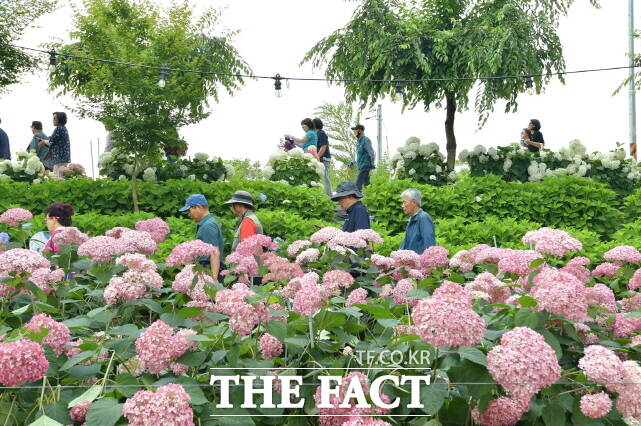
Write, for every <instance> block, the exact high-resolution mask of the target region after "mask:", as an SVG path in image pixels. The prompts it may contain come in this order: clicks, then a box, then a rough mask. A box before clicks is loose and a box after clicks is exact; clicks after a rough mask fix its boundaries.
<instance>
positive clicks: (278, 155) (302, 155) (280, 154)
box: [263, 147, 325, 186]
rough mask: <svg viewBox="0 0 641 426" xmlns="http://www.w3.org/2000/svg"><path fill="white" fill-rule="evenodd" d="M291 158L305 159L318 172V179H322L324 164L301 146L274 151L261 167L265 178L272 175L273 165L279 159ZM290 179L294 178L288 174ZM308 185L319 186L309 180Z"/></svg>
mask: <svg viewBox="0 0 641 426" xmlns="http://www.w3.org/2000/svg"><path fill="white" fill-rule="evenodd" d="M292 159H296V160H301V159H302V160H305V162H306V164H307V166H309V167H310V168H311V169H312V170H314V171H315V172H316V174H318V177H319V179H322V178H323V176H324V173H325V166H323V163H321V162H320V161H318V160H317V159H316V157H314V156H313V155H312V154H310V153H307V152H304V151H303V150H302V149H301V148H298V147H297V148H294V149H291V150H289V151H280V150H279V151H276V152H275V153H273V154H272V155H270V156H269V159H268V160H267V164H266V165H265V167H264V168H263V176H265V179H268V180H269V179H271V177H272V176H273V175H274V172H275V170H274V169H275V166H276V163H278V162H281V161H289V160H292ZM290 180H294V176H290ZM285 183H291V182H285ZM308 185H309V186H320V184H318V183H317V182H314V181H312V182H309V184H308Z"/></svg>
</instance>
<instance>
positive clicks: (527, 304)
mask: <svg viewBox="0 0 641 426" xmlns="http://www.w3.org/2000/svg"><path fill="white" fill-rule="evenodd" d="M518 300H519V304H520V305H521V306H523V307H524V308H534V307H536V306H537V305H538V304H539V302H537V301H536V299H535V298H534V297H532V296H521V297H519V299H518Z"/></svg>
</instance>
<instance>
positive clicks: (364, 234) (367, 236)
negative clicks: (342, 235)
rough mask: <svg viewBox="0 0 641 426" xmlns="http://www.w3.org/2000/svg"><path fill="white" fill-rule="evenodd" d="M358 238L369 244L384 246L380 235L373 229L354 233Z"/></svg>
mask: <svg viewBox="0 0 641 426" xmlns="http://www.w3.org/2000/svg"><path fill="white" fill-rule="evenodd" d="M353 234H354V235H356V236H358V238H362V239H363V240H365V241H366V242H368V243H376V244H383V239H382V238H381V236H380V234H379V233H378V232H376V231H374V230H373V229H359V230H357V231H354V232H353Z"/></svg>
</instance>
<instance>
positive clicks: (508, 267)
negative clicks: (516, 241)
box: [499, 250, 543, 276]
mask: <svg viewBox="0 0 641 426" xmlns="http://www.w3.org/2000/svg"><path fill="white" fill-rule="evenodd" d="M542 258H543V256H542V255H541V253H539V252H536V251H534V250H514V251H512V252H510V253H509V254H508V255H507V256H505V257H503V258H502V259H501V260H499V271H500V272H503V273H506V274H516V275H521V276H526V275H528V274H529V273H530V272H532V270H533V269H532V268H530V265H531V264H532V262H533V261H535V260H537V259H542Z"/></svg>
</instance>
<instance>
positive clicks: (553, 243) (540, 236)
mask: <svg viewBox="0 0 641 426" xmlns="http://www.w3.org/2000/svg"><path fill="white" fill-rule="evenodd" d="M522 241H523V244H534V250H536V251H538V252H539V253H543V254H550V255H552V256H556V257H563V256H565V255H566V254H567V253H568V252H570V251H580V250H582V249H583V244H581V241H579V240H577V239H576V238H574V237H573V236H572V235H570V234H569V233H567V232H565V231H561V230H559V229H552V228H540V229H537V230H536V231H529V232H527V233H526V234H525V235H524V236H523V239H522Z"/></svg>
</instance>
